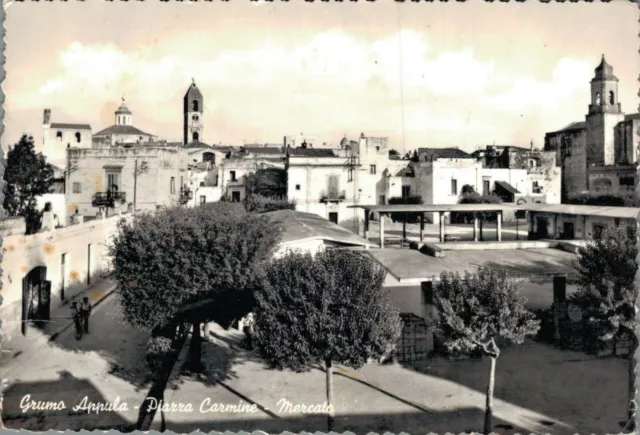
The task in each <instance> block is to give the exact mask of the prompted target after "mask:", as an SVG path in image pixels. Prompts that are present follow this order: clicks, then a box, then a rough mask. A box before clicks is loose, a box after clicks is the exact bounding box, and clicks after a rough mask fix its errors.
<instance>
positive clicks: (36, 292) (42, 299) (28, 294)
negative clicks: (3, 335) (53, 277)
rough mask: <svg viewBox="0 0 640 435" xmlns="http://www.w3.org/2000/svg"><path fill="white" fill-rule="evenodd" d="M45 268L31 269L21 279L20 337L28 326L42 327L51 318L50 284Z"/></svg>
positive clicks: (25, 332) (25, 333)
mask: <svg viewBox="0 0 640 435" xmlns="http://www.w3.org/2000/svg"><path fill="white" fill-rule="evenodd" d="M46 277H47V268H46V266H38V267H34V268H33V269H31V272H29V273H27V274H26V275H25V277H24V278H23V279H22V325H21V326H22V327H21V329H22V335H27V329H28V326H29V325H30V324H33V325H34V326H36V327H39V328H41V327H43V326H44V325H45V322H46V321H47V320H50V317H51V282H50V281H47V280H46Z"/></svg>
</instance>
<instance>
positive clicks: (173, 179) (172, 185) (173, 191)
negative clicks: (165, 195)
mask: <svg viewBox="0 0 640 435" xmlns="http://www.w3.org/2000/svg"><path fill="white" fill-rule="evenodd" d="M170 189H171V193H172V194H173V193H176V178H175V177H171V184H170Z"/></svg>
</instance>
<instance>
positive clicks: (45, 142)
mask: <svg viewBox="0 0 640 435" xmlns="http://www.w3.org/2000/svg"><path fill="white" fill-rule="evenodd" d="M91 144H92V141H91V126H90V125H89V124H74V123H63V122H51V109H44V114H43V121H42V150H41V151H42V153H43V154H44V155H45V156H46V157H47V162H49V163H51V164H52V165H55V166H57V167H60V168H65V167H66V166H67V148H69V147H74V148H91Z"/></svg>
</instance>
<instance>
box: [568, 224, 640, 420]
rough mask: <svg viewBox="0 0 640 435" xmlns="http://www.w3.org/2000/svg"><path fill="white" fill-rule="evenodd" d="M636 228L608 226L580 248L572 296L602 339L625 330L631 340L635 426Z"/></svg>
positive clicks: (631, 409)
mask: <svg viewBox="0 0 640 435" xmlns="http://www.w3.org/2000/svg"><path fill="white" fill-rule="evenodd" d="M635 233H636V230H635V228H628V229H626V230H620V229H616V228H614V227H608V228H606V229H605V231H604V232H603V233H602V234H600V235H598V237H596V238H595V239H594V240H591V241H589V243H588V244H587V245H585V246H583V247H580V249H579V250H578V260H577V261H576V262H575V268H576V270H577V272H578V274H579V277H578V284H579V290H578V292H576V293H575V294H574V295H572V297H571V298H570V300H571V302H572V303H574V304H576V305H578V306H580V307H581V308H582V310H583V315H584V316H585V317H586V318H589V319H591V320H592V321H593V322H594V323H595V324H596V325H597V327H598V328H599V330H600V331H601V332H602V334H601V337H600V338H601V339H602V340H610V339H612V338H613V337H615V336H616V335H619V334H621V333H626V335H628V336H629V339H630V340H631V348H630V350H629V355H628V360H629V385H628V395H629V396H628V400H629V424H630V425H632V426H633V427H632V429H635V411H636V407H637V405H636V402H635V393H636V388H635V370H634V368H635V359H634V355H635V352H636V349H637V348H638V340H637V336H636V333H635V330H636V324H635V316H636V308H635V302H636V300H637V299H638V287H637V286H636V284H635V277H636V273H637V272H638V264H637V263H636V257H637V256H638V248H637V245H636V238H635Z"/></svg>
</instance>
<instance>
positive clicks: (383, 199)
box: [379, 195, 387, 205]
mask: <svg viewBox="0 0 640 435" xmlns="http://www.w3.org/2000/svg"><path fill="white" fill-rule="evenodd" d="M379 199H380V204H381V205H385V204H386V203H387V201H386V198H385V196H384V195H380V198H379Z"/></svg>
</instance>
